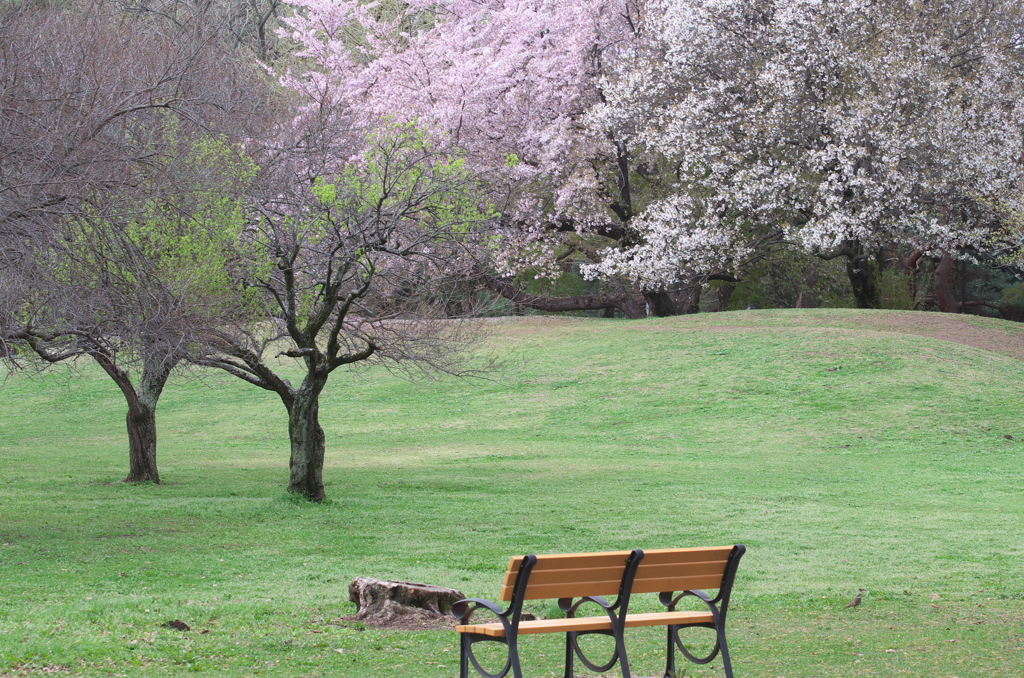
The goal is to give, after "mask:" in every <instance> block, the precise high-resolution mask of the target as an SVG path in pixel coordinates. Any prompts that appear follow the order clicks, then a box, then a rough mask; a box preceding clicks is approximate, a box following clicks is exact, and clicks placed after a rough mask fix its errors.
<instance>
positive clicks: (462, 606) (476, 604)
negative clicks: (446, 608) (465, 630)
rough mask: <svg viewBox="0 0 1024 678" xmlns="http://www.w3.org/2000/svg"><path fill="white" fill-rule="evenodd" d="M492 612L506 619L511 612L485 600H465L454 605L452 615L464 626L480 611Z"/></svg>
mask: <svg viewBox="0 0 1024 678" xmlns="http://www.w3.org/2000/svg"><path fill="white" fill-rule="evenodd" d="M481 608H483V609H486V610H490V611H491V612H493V613H494V614H496V615H498V616H499V617H505V615H507V614H508V612H509V610H502V609H501V608H500V607H498V605H497V603H492V602H491V601H489V600H485V599H484V598H463V599H462V600H459V601H457V602H455V603H452V615H453V616H454V617H455V618H456V619H458V620H459V621H460V622H462V623H463V624H468V623H469V618H470V617H471V616H472V615H473V613H474V612H476V611H477V610H479V609H481Z"/></svg>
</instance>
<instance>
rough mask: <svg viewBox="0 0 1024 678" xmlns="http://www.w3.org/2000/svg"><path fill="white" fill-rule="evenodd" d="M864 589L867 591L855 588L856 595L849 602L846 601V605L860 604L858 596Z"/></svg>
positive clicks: (854, 605) (855, 605)
mask: <svg viewBox="0 0 1024 678" xmlns="http://www.w3.org/2000/svg"><path fill="white" fill-rule="evenodd" d="M865 591H867V589H857V595H856V597H854V599H853V600H851V601H850V602H848V603H847V604H846V607H857V606H858V605H860V596H861V594H862V593H864V592H865Z"/></svg>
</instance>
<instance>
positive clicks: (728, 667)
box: [718, 629, 733, 678]
mask: <svg viewBox="0 0 1024 678" xmlns="http://www.w3.org/2000/svg"><path fill="white" fill-rule="evenodd" d="M718 649H719V651H720V652H721V653H722V664H723V665H724V666H725V678H733V676H732V660H730V659H729V646H728V645H727V644H726V642H725V629H718Z"/></svg>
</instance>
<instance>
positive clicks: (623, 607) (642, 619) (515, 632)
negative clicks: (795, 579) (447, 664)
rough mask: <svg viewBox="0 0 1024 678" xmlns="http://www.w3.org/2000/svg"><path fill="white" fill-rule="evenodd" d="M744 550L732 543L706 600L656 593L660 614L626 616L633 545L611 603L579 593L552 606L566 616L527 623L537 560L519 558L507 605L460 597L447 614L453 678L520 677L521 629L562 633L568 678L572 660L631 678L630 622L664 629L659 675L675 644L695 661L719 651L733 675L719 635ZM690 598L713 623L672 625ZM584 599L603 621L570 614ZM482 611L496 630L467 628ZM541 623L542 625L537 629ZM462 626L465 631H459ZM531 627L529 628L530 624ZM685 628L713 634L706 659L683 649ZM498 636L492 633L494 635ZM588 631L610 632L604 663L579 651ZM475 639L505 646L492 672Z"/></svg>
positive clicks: (635, 561)
mask: <svg viewBox="0 0 1024 678" xmlns="http://www.w3.org/2000/svg"><path fill="white" fill-rule="evenodd" d="M745 552H746V547H745V546H744V545H743V544H736V545H735V546H733V547H732V550H731V552H730V553H729V555H728V558H727V561H726V565H725V570H724V572H723V574H722V580H721V586H720V587H719V589H718V594H717V595H716V596H715V597H714V598H712V597H710V596H709V595H707V594H706V593H704V591H702V590H697V589H691V590H684V591H681V592H679V593H677V592H675V591H661V592H659V595H658V599H659V601H660V602H661V604H662V605H664V606H665V608H666V611H665V612H661V613H653V614H644V615H634V616H630V615H629V614H628V610H629V601H630V596H631V594H632V587H633V582H634V578H635V576H636V572H637V569H638V567H639V565H640V562H641V561H642V560H643V558H644V552H643V551H642V550H641V549H634V550H633V551H631V552H628V554H626V552H624V556H626V557H625V558H624V562H623V569H622V578H621V582H620V584H619V591H618V596H617V597H616V599H615V602H614V603H609V602H608V601H607V600H606V599H605V598H604V597H603V596H600V595H582V596H580V597H578V598H559V599H558V607H559V609H561V610H562V611H563V612H565V614H566V619H561V620H550V621H549V620H545V621H544V622H540V623H538V622H530V621H524V620H523V619H522V608H523V602H524V600H525V599H526V590H527V586H528V585H529V580H530V573H531V572H532V571H533V568H534V567H535V566H536V564H537V562H538V557H537V556H535V555H527V556H525V557H523V559H522V561H521V563H520V565H519V569H518V572H517V573H516V576H515V584H514V585H513V588H512V595H511V599H510V601H509V604H508V607H507V608H506V609H504V610H502V609H501V607H500V606H499V605H498V604H497V603H494V602H491V601H489V600H485V599H483V598H466V599H464V600H460V601H458V602H457V603H455V604H454V605H452V614H453V615H454V616H455V617H457V618H458V619H459V624H460V626H459V627H457V629H456V630H457V631H458V632H459V644H460V653H459V654H460V656H459V676H460V678H469V667H470V665H472V666H473V668H474V669H475V670H476V671H477V673H479V674H480V675H481V676H482V677H483V678H504V676H506V675H508V674H509V672H511V673H512V675H513V676H514V678H523V673H522V668H521V666H520V659H519V636H520V635H522V632H526V633H565V634H566V641H565V677H566V678H574V676H575V673H574V669H573V664H574V660H575V658H579V660H580V661H581V662H582V663H583V664H584V665H585V666H586V667H587V668H589V669H590V670H592V671H597V672H599V673H604V672H606V671H609V670H611V669H612V668H613V667H614V666H615V665H616V664H619V665H620V667H621V669H622V676H623V678H631V673H630V668H629V659H628V657H627V654H626V646H625V629H626V628H628V627H631V626H662V625H664V626H666V627H667V653H666V654H667V657H666V662H665V674H664V675H665V678H675V676H676V661H675V650H676V648H678V649H679V650H680V651H681V652H682V654H683V656H685V657H686V658H687V659H688V660H690V661H691V662H693V663H695V664H707V663H709V662H711V661H712V660H714V659H715V657H717V656H718V654H719V653H721V655H722V663H723V665H724V668H725V675H726V677H727V678H733V672H732V662H731V659H730V657H729V647H728V644H727V642H726V637H725V618H726V614H727V612H728V609H729V598H730V595H731V593H732V585H733V582H734V581H735V577H736V569H737V568H738V567H739V561H740V558H741V557H742V556H743V554H744V553H745ZM687 596H694V597H696V598H698V599H700V600H701V601H703V602H704V604H705V605H707V607H708V611H709V612H710V614H711V617H712V619H713V621H710V622H709V621H706V618H707V617H706V614H704V615H696V616H698V617H703V620H701V621H694V622H690V623H687V622H685V621H684V622H682V623H672V622H673V621H676V622H678V621H679V615H678V614H676V609H675V608H676V606H677V605H678V604H679V602H680V601H681V600H682V599H683V598H685V597H687ZM585 603H593V604H596V605H597V606H598V607H600V608H601V610H602V611H603V612H604V613H605V614H606V615H607V617H608V621H607V622H604V621H603V618H602V617H601V616H598V617H586V618H580V617H576V612H577V610H578V609H579V607H580V606H581V605H583V604H585ZM480 609H486V610H489V611H491V612H493V613H494V614H495V615H497V618H498V622H499V623H500V625H501V628H500V629H499V628H497V626H498V625H497V624H490V625H489V626H490V627H491V628H489V629H487V630H488V631H489V632H488V633H486V634H485V633H479V632H474V631H472V630H471V629H474V628H475V629H477V630H479V629H480V627H479V626H476V627H474V626H471V622H470V617H471V616H472V615H473V613H474V612H476V611H477V610H480ZM541 624H543V625H544V627H543V628H541ZM585 626H591V627H600V628H589V629H586V628H585V629H583V630H573V629H574V628H575V629H580V628H581V627H585ZM462 627H467V628H466V629H465V630H460V629H461V628H462ZM531 627H532V628H531ZM689 627H704V628H709V629H712V630H713V631H714V632H715V646H714V648H713V649H712V650H711V652H710V653H709V654H708V655H707V656H706V657H696V656H694V655H693V654H692V653H691V652H690V651H689V650H687V649H686V647H685V645H684V644H683V642H682V640H681V639H680V637H679V630H680V629H682V628H689ZM496 634H498V635H496ZM589 634H601V635H607V636H611V637H612V638H613V639H614V641H615V650H614V651H613V653H612V657H611V659H610V660H608V662H606V663H604V664H595V663H593V662H591V661H590V660H589V659H588V658H587V657H586V656H585V655H584V653H583V652H582V650H581V649H580V646H579V642H578V638H579V636H583V635H589ZM480 642H498V643H504V644H505V645H506V646H507V647H508V657H507V659H506V661H505V665H504V666H503V667H502V669H501V670H500V671H498V672H497V673H490V672H488V671H487V670H486V669H484V668H483V666H481V665H480V662H479V661H478V660H477V658H476V656H475V654H474V653H473V645H474V644H476V643H480Z"/></svg>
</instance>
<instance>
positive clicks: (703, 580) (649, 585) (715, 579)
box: [631, 574, 722, 593]
mask: <svg viewBox="0 0 1024 678" xmlns="http://www.w3.org/2000/svg"><path fill="white" fill-rule="evenodd" d="M721 585H722V576H721V575H711V574H702V575H698V576H696V577H657V578H654V579H634V580H633V588H632V589H631V591H632V592H633V593H660V592H662V591H691V590H693V589H700V590H704V589H717V588H719V587H720V586H721Z"/></svg>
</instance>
